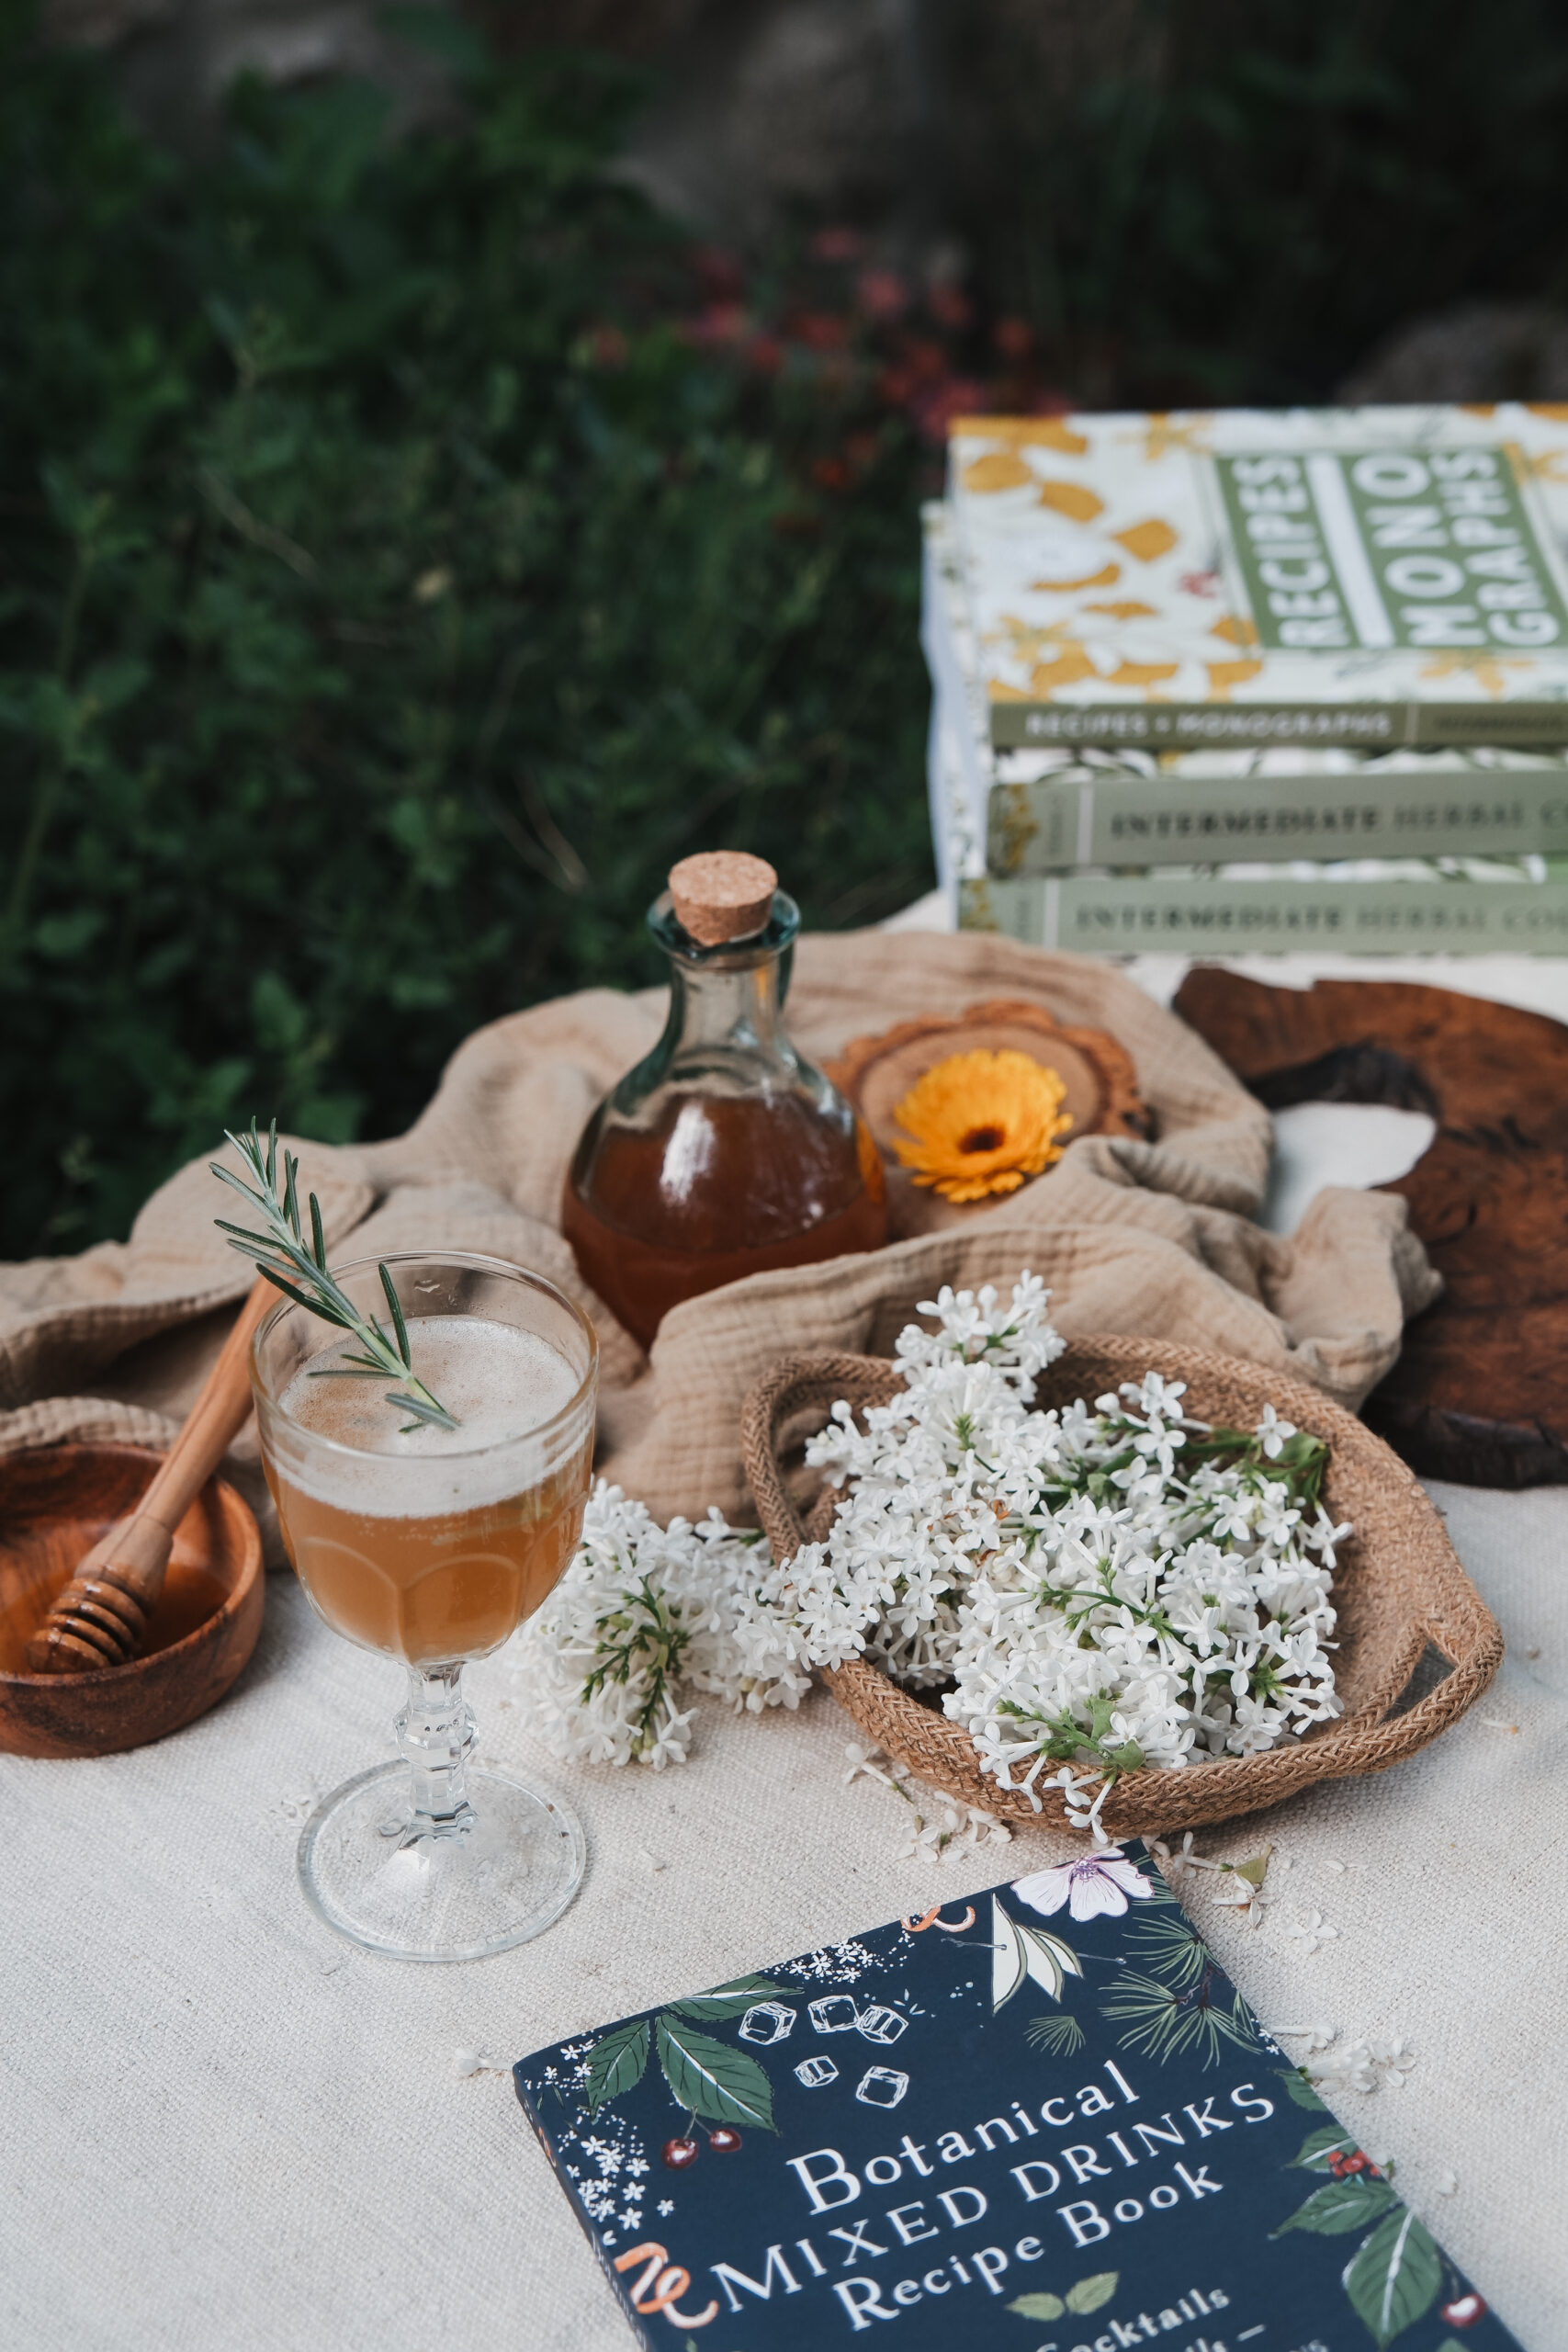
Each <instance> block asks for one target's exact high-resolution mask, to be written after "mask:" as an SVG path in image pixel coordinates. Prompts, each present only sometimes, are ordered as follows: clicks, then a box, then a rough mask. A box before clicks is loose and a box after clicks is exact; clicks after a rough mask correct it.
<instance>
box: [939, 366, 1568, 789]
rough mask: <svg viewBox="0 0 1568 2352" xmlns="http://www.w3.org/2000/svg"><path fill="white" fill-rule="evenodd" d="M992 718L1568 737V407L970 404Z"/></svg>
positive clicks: (979, 602) (1537, 740) (1149, 745)
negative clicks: (1058, 412) (1057, 410)
mask: <svg viewBox="0 0 1568 2352" xmlns="http://www.w3.org/2000/svg"><path fill="white" fill-rule="evenodd" d="M949 476H950V495H951V498H952V502H953V509H954V513H955V515H956V517H957V523H958V531H959V539H960V547H961V555H962V561H963V566H964V579H965V583H966V587H967V591H968V599H969V604H970V608H971V612H972V615H973V621H974V628H975V632H976V640H977V645H978V649H979V658H980V663H981V669H982V673H983V677H984V686H985V695H986V703H987V713H988V724H989V733H990V738H991V741H992V742H993V743H994V744H996V745H998V747H1008V746H1013V745H1022V744H1036V745H1062V746H1068V747H1077V746H1084V745H1095V746H1100V747H1104V748H1110V749H1123V750H1138V751H1145V752H1161V751H1191V750H1200V749H1203V748H1246V747H1253V746H1260V745H1265V744H1271V743H1272V744H1337V745H1346V746H1350V747H1353V748H1356V749H1359V750H1363V751H1371V752H1376V751H1389V750H1393V749H1394V748H1395V747H1397V746H1401V745H1404V746H1426V747H1433V748H1441V747H1445V746H1458V745H1469V744H1476V743H1485V744H1501V745H1525V744H1551V743H1562V742H1568V568H1565V551H1568V408H1564V407H1562V406H1553V405H1549V404H1544V403H1519V402H1506V403H1500V404H1498V405H1497V406H1495V407H1493V408H1489V409H1472V408H1463V409H1461V408H1447V407H1440V406H1437V405H1433V406H1426V407H1420V408H1366V409H1338V410H1337V409H1317V410H1291V411H1283V412H1269V411H1265V410H1240V409H1238V410H1216V411H1192V412H1188V413H1173V414H1168V415H1158V414H1120V415H1074V416H1062V417H970V418H962V419H959V420H958V421H957V422H956V423H955V424H954V425H953V431H952V435H951V439H950V444H949Z"/></svg>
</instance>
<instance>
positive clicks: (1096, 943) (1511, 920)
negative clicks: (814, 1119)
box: [958, 866, 1568, 956]
mask: <svg viewBox="0 0 1568 2352" xmlns="http://www.w3.org/2000/svg"><path fill="white" fill-rule="evenodd" d="M1351 871H1354V869H1351ZM1428 871H1430V872H1432V873H1433V876H1434V878H1432V879H1422V880H1416V879H1404V878H1373V877H1369V876H1365V875H1364V874H1363V876H1362V878H1359V879H1350V878H1347V875H1346V872H1345V870H1343V869H1342V870H1340V871H1339V872H1336V871H1335V869H1334V868H1332V867H1327V868H1323V869H1320V870H1319V872H1318V873H1317V874H1316V875H1315V876H1314V875H1313V873H1312V869H1311V868H1310V867H1308V868H1305V869H1304V870H1303V868H1302V867H1301V866H1298V867H1296V868H1295V869H1294V870H1293V871H1292V869H1291V868H1289V867H1278V866H1275V867H1268V866H1262V867H1251V868H1242V869H1240V870H1237V869H1235V868H1234V867H1233V868H1231V869H1229V870H1225V869H1220V870H1218V871H1215V870H1210V871H1208V872H1201V871H1185V872H1184V871H1182V870H1181V869H1179V868H1174V869H1173V868H1167V869H1165V870H1164V871H1156V872H1152V873H1145V874H1134V875H1126V874H1121V875H1085V874H1072V875H1064V876H1060V877H1059V878H1058V877H1055V876H1028V877H1025V878H1021V879H1017V880H1000V879H998V878H996V877H994V876H987V877H985V878H982V879H971V880H968V881H964V882H961V883H960V885H959V903H958V920H959V928H960V929H961V930H964V931H995V932H1001V933H1004V934H1005V935H1006V936H1007V937H1008V938H1010V939H1021V940H1023V941H1024V942H1026V943H1027V944H1029V945H1030V946H1033V947H1049V948H1070V949H1072V950H1073V951H1074V952H1075V953H1077V954H1079V955H1091V956H1093V955H1106V956H1129V955H1142V954H1146V953H1148V952H1149V951H1151V950H1164V951H1166V952H1168V953H1171V954H1176V955H1182V956H1202V955H1218V956H1237V955H1247V954H1251V955H1267V956H1273V955H1286V954H1289V953H1291V952H1292V950H1301V949H1311V948H1317V949H1323V948H1334V949H1337V950H1339V951H1341V952H1342V953H1344V954H1347V955H1356V956H1410V955H1421V954H1440V955H1445V956H1486V955H1498V954H1506V955H1515V956H1519V955H1525V956H1562V955H1564V954H1568V882H1563V881H1547V882H1540V883H1531V882H1529V881H1528V880H1523V879H1520V880H1514V881H1476V880H1470V879H1463V878H1459V877H1455V876H1448V877H1443V878H1436V869H1428ZM1398 874H1399V869H1398V868H1395V877H1397V876H1398Z"/></svg>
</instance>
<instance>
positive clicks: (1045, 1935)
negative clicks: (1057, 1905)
mask: <svg viewBox="0 0 1568 2352" xmlns="http://www.w3.org/2000/svg"><path fill="white" fill-rule="evenodd" d="M1018 1932H1019V1934H1020V1935H1021V1937H1022V1938H1023V1942H1024V1951H1025V1960H1024V1965H1025V1967H1026V1968H1027V1969H1028V1971H1029V1973H1030V1975H1031V1976H1032V1977H1033V1979H1034V1982H1035V1983H1036V1984H1037V1985H1039V1987H1040V1989H1041V1991H1042V1992H1043V1993H1049V1994H1050V1996H1051V1998H1052V1999H1053V2000H1054V2001H1059V2000H1060V1999H1061V1997H1062V1984H1063V1980H1064V1978H1066V1977H1068V1976H1081V1975H1082V1974H1083V1968H1082V1965H1081V1963H1080V1962H1079V1960H1078V1956H1077V1952H1076V1951H1074V1950H1073V1948H1072V1946H1071V1944H1065V1943H1064V1942H1063V1941H1062V1939H1061V1937H1060V1936H1054V1935H1052V1934H1051V1933H1050V1931H1049V1930H1048V1929H1047V1928H1026V1927H1024V1926H1023V1925H1022V1924H1020V1926H1019V1930H1018Z"/></svg>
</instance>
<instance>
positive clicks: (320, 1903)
mask: <svg viewBox="0 0 1568 2352" xmlns="http://www.w3.org/2000/svg"><path fill="white" fill-rule="evenodd" d="M466 1780H467V1802H466V1803H465V1804H463V1806H462V1809H461V1811H460V1813H458V1814H457V1815H454V1816H453V1817H452V1818H451V1819H450V1820H449V1821H443V1822H439V1823H434V1824H433V1823H432V1820H431V1817H430V1816H429V1815H415V1813H414V1811H413V1807H412V1803H411V1801H410V1793H409V1786H410V1784H409V1768H408V1766H407V1764H405V1763H403V1762H401V1761H400V1760H399V1761H396V1762H392V1763H387V1764H378V1765H377V1766H376V1767H375V1769H374V1770H371V1771H369V1772H361V1773H359V1774H357V1775H356V1777H355V1779H354V1780H352V1781H344V1784H343V1786H342V1788H341V1789H334V1790H333V1793H332V1794H331V1796H329V1797H325V1798H323V1800H322V1802H321V1804H319V1805H318V1806H317V1808H316V1810H315V1812H314V1813H313V1814H312V1815H310V1820H309V1821H308V1822H307V1823H306V1824H305V1828H304V1831H303V1834H302V1835H301V1837H300V1839H299V1878H300V1882H301V1883H302V1885H303V1886H304V1889H305V1896H306V1900H307V1901H308V1902H309V1904H310V1907H311V1909H312V1910H313V1911H314V1912H315V1913H316V1915H317V1917H319V1918H321V1919H324V1920H325V1921H326V1923H327V1925H328V1927H329V1928H336V1929H337V1932H338V1934H339V1935H340V1936H347V1937H348V1938H349V1939H350V1940H351V1941H352V1942H354V1943H356V1944H363V1945H365V1946H366V1947H367V1950H368V1951H382V1952H387V1953H389V1955H390V1956H391V1957H392V1958H393V1959H394V1960H483V1959H485V1958H486V1957H487V1955H488V1954H490V1953H491V1952H495V1951H510V1949H511V1947H512V1946H513V1944H521V1943H526V1942H527V1940H528V1939H529V1937H530V1936H536V1935H538V1934H539V1933H540V1931H541V1930H542V1929H543V1928H547V1927H548V1926H549V1925H550V1923H551V1921H552V1920H555V1919H558V1918H559V1917H560V1915H561V1913H562V1912H563V1911H564V1910H565V1909H566V1906H567V1905H568V1904H569V1903H570V1901H571V1898H572V1896H573V1895H574V1894H576V1893H577V1890H578V1888H579V1886H580V1885H581V1883H582V1870H583V1858H584V1846H583V1838H582V1830H581V1826H580V1824H579V1822H578V1819H577V1816H576V1815H575V1814H574V1813H572V1812H571V1811H570V1809H569V1808H568V1807H567V1806H566V1805H564V1804H561V1803H560V1801H559V1799H558V1798H557V1797H547V1796H536V1794H535V1792H533V1790H532V1789H525V1787H524V1786H523V1783H522V1782H521V1781H514V1780H513V1779H512V1778H511V1777H510V1775H509V1774H507V1773H504V1772H487V1771H476V1770H472V1769H470V1770H468V1773H467V1775H466Z"/></svg>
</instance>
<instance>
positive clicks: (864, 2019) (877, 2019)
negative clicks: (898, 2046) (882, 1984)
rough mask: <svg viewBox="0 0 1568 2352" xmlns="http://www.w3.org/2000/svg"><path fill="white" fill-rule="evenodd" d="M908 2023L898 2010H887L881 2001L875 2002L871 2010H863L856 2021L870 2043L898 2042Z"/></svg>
mask: <svg viewBox="0 0 1568 2352" xmlns="http://www.w3.org/2000/svg"><path fill="white" fill-rule="evenodd" d="M908 2022H909V2020H908V2018H901V2017H900V2016H899V2014H898V2012H897V2009H885V2008H884V2007H883V2006H882V2004H881V2002H880V2001H873V2003H872V2005H871V2007H870V2008H869V2009H863V2010H862V2011H861V2013H860V2015H859V2017H858V2018H856V2019H855V2023H856V2024H857V2025H858V2026H859V2028H860V2030H861V2031H862V2032H863V2034H864V2036H865V2038H866V2040H867V2041H882V2042H888V2041H897V2039H898V2036H899V2035H900V2034H901V2033H902V2032H903V2030H904V2028H905V2027H906V2026H907V2025H908Z"/></svg>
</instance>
